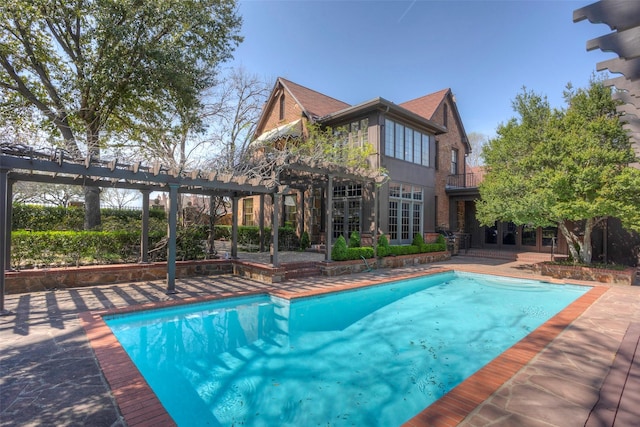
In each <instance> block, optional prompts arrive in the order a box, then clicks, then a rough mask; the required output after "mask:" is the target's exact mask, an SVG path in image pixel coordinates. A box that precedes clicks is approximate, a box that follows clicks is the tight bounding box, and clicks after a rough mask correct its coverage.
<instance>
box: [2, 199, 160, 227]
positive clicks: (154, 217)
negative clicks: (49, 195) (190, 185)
mask: <svg viewBox="0 0 640 427" xmlns="http://www.w3.org/2000/svg"><path fill="white" fill-rule="evenodd" d="M83 215H84V214H83V211H82V209H81V208H79V207H76V206H69V207H66V208H65V207H62V206H40V205H25V204H22V203H14V204H13V205H12V218H11V221H12V226H11V227H12V230H36V231H46V230H75V231H80V230H82V226H83ZM101 216H102V217H103V218H104V222H103V225H102V229H103V230H113V231H115V230H118V229H123V228H124V229H131V228H133V229H132V230H131V231H139V230H140V221H141V220H142V211H140V210H133V209H131V210H129V209H110V208H104V209H101ZM149 224H150V226H149V228H150V229H152V230H156V229H162V227H163V224H164V228H166V214H165V212H164V211H163V210H160V209H150V210H149Z"/></svg>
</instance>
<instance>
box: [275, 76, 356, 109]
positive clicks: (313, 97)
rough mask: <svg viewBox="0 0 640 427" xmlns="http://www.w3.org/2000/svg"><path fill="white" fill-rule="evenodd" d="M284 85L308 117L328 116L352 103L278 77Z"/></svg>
mask: <svg viewBox="0 0 640 427" xmlns="http://www.w3.org/2000/svg"><path fill="white" fill-rule="evenodd" d="M278 81H279V82H280V83H282V86H283V87H284V88H285V89H286V90H287V91H288V92H289V93H290V94H291V96H293V98H294V99H295V100H296V102H297V103H298V105H299V106H300V108H302V110H303V112H304V113H305V114H306V115H307V117H308V118H310V119H313V118H316V117H322V116H326V115H327V114H330V113H333V112H334V111H338V110H342V109H344V108H347V107H349V106H350V105H349V104H347V103H346V102H342V101H340V100H337V99H335V98H332V97H330V96H327V95H324V94H322V93H320V92H316V91H315V90H312V89H309V88H307V87H304V86H301V85H299V84H297V83H294V82H292V81H289V80H286V79H283V78H282V77H279V78H278Z"/></svg>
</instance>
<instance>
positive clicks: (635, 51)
mask: <svg viewBox="0 0 640 427" xmlns="http://www.w3.org/2000/svg"><path fill="white" fill-rule="evenodd" d="M584 19H588V20H589V22H591V23H594V24H595V23H597V24H607V25H608V26H609V28H611V30H613V32H612V33H610V34H607V35H604V36H601V37H598V38H595V39H593V40H589V41H587V50H588V51H591V50H594V49H600V50H602V51H604V52H614V53H616V54H617V55H618V58H614V59H609V60H606V61H602V62H599V63H598V64H597V65H596V69H597V70H598V71H603V70H609V71H610V72H611V73H615V74H622V77H616V78H613V79H609V80H607V81H606V82H605V83H606V84H607V85H608V86H615V87H616V88H617V89H618V92H616V93H615V94H614V95H613V96H614V98H616V99H619V100H621V101H622V103H623V104H622V105H621V106H619V107H618V111H619V112H620V113H622V114H623V115H622V117H621V120H622V121H623V122H625V124H624V126H623V127H624V128H625V129H626V130H627V131H628V133H629V137H630V138H631V140H632V142H633V143H634V144H635V149H636V153H638V154H639V155H640V1H636V0H634V1H622V0H600V1H598V2H596V3H593V4H590V5H588V6H585V7H582V8H580V9H576V10H574V12H573V22H579V21H582V20H584Z"/></svg>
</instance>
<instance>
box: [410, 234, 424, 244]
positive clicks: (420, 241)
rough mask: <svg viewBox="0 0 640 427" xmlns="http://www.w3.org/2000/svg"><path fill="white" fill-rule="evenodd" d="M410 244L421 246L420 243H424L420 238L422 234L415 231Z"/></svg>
mask: <svg viewBox="0 0 640 427" xmlns="http://www.w3.org/2000/svg"><path fill="white" fill-rule="evenodd" d="M411 244H412V245H413V246H417V247H421V246H422V245H424V239H423V238H422V234H420V233H417V234H416V235H415V236H413V241H412V242H411Z"/></svg>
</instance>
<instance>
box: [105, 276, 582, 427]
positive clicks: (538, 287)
mask: <svg viewBox="0 0 640 427" xmlns="http://www.w3.org/2000/svg"><path fill="white" fill-rule="evenodd" d="M588 289H589V288H588V287H583V286H568V285H562V286H559V285H551V284H547V283H543V282H536V281H523V280H515V279H507V278H501V277H495V276H485V275H475V274H467V273H454V272H450V273H443V274H438V275H433V276H427V277H423V278H417V279H411V280H406V281H401V282H394V283H391V284H387V285H381V286H376V287H369V288H365V289H360V290H355V291H346V292H340V293H332V294H326V295H324V296H320V297H311V298H304V299H298V300H294V301H292V302H291V303H290V302H289V301H287V300H283V299H280V298H276V297H271V296H268V295H262V296H254V297H245V298H233V299H229V300H224V301H217V302H210V303H199V304H190V305H187V306H182V307H179V308H172V309H160V310H152V311H147V312H141V313H135V314H126V315H117V316H112V317H109V318H106V319H105V320H106V322H107V324H108V325H109V327H110V328H111V329H112V331H113V333H114V334H115V336H116V337H117V338H118V340H119V341H120V343H121V344H122V346H123V347H124V349H125V350H126V351H127V353H128V354H129V356H130V357H131V359H132V360H133V361H134V363H135V364H136V366H137V367H138V369H139V370H140V372H141V373H142V375H143V376H144V377H145V379H146V380H147V382H148V383H149V385H150V386H151V388H152V389H153V390H154V392H155V393H156V394H157V396H158V398H159V399H160V401H161V402H162V404H163V405H164V407H165V408H166V409H167V411H168V412H169V414H171V416H172V417H173V418H174V420H175V421H176V422H177V423H178V424H179V425H181V426H190V425H213V426H238V425H253V426H273V425H278V426H312V425H323V426H327V425H330V426H342V425H344V426H349V425H356V426H364V425H366V426H376V425H377V426H394V425H400V424H402V423H403V422H405V421H407V420H409V419H410V418H412V417H413V416H414V415H416V414H417V413H419V412H420V411H421V410H423V409H424V408H425V407H427V406H428V405H430V404H431V403H433V402H434V401H436V400H437V399H438V398H440V397H441V396H442V395H444V394H445V393H446V392H447V391H449V390H450V389H452V388H453V387H455V386H456V385H457V384H459V383H460V382H462V381H463V380H464V379H465V378H467V377H468V376H470V375H471V374H473V373H474V372H475V371H477V370H478V369H480V368H481V367H482V366H483V365H485V364H486V363H488V362H489V361H491V360H492V359H493V358H495V357H496V356H498V355H499V354H500V353H502V352H503V351H505V350H506V349H507V348H509V347H510V346H512V345H513V344H514V343H516V342H517V341H519V340H520V339H522V338H523V337H524V336H526V335H527V334H529V333H530V332H531V331H533V330H534V329H535V328H537V327H538V326H539V325H541V324H542V323H544V322H545V321H546V320H548V319H549V318H551V317H552V316H553V315H555V314H556V313H558V312H559V311H561V310H562V309H563V308H564V307H566V306H567V305H568V304H569V303H571V302H572V301H574V300H575V299H576V298H578V297H579V296H580V295H582V294H584V293H585V292H586V291H587V290H588Z"/></svg>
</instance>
